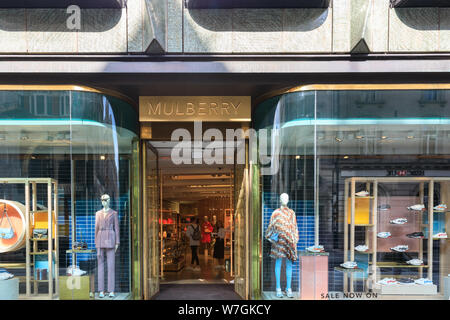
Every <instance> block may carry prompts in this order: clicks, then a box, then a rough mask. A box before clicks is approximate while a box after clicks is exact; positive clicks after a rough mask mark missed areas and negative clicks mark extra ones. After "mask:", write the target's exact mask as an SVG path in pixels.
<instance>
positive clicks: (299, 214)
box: [262, 192, 314, 291]
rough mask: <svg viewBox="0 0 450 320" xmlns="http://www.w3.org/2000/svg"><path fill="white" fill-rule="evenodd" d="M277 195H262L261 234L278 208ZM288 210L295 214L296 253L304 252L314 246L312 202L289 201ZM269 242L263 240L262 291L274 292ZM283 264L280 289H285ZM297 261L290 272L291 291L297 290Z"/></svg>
mask: <svg viewBox="0 0 450 320" xmlns="http://www.w3.org/2000/svg"><path fill="white" fill-rule="evenodd" d="M279 197H280V195H279V194H275V193H272V192H264V193H263V232H264V235H265V232H266V230H267V227H268V225H269V221H270V217H271V216H272V212H273V211H274V210H275V209H277V208H278V207H279ZM288 206H289V208H291V209H292V210H294V211H295V212H296V218H297V226H298V231H299V241H298V243H297V251H298V252H300V251H302V250H305V248H306V247H309V246H312V245H314V201H311V200H290V201H289V204H288ZM270 248H271V245H270V242H269V241H267V240H266V239H265V238H264V240H263V284H262V287H263V291H275V271H274V270H275V260H274V259H272V258H270V257H269V254H270ZM284 268H285V267H284V264H283V266H282V269H281V270H282V272H281V288H282V289H284V288H285V287H286V278H285V273H284V270H285V269H284ZM299 271H300V270H299V260H297V261H295V263H294V264H293V270H292V290H293V291H298V288H299Z"/></svg>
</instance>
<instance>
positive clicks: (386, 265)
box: [369, 261, 428, 276]
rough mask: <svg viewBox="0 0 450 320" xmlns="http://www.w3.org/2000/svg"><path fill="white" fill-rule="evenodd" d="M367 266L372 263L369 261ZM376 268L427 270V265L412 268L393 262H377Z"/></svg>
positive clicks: (405, 264) (409, 265) (411, 266)
mask: <svg viewBox="0 0 450 320" xmlns="http://www.w3.org/2000/svg"><path fill="white" fill-rule="evenodd" d="M369 264H372V263H371V262H370V261H369ZM377 267H380V268H428V265H422V266H414V265H411V264H407V263H401V262H395V261H379V262H377ZM383 276H384V275H383Z"/></svg>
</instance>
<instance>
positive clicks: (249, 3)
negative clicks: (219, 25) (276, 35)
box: [185, 0, 330, 9]
mask: <svg viewBox="0 0 450 320" xmlns="http://www.w3.org/2000/svg"><path fill="white" fill-rule="evenodd" d="M329 3H330V0H185V4H186V7H187V8H190V9H232V8H328V6H329Z"/></svg>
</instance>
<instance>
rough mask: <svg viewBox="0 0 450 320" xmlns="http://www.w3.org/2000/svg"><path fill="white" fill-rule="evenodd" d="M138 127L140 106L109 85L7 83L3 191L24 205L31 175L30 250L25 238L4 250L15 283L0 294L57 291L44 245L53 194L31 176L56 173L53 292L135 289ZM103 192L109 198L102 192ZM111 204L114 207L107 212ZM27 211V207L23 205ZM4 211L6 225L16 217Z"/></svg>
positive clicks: (1, 98) (0, 261)
mask: <svg viewBox="0 0 450 320" xmlns="http://www.w3.org/2000/svg"><path fill="white" fill-rule="evenodd" d="M137 130H138V120H137V114H136V111H135V110H134V109H133V107H132V106H130V105H129V104H127V103H126V102H124V101H121V100H120V99H117V98H115V97H111V96H108V95H103V94H99V93H93V92H80V91H0V150H1V156H0V164H1V165H0V179H3V180H0V199H3V200H6V201H13V202H17V203H21V204H22V205H23V206H25V205H26V203H27V202H26V192H25V190H26V189H25V186H26V183H27V182H29V183H31V186H30V201H29V210H30V211H31V212H30V215H29V220H30V240H29V251H27V248H26V241H24V242H23V243H22V244H20V245H19V246H17V247H16V248H13V249H7V250H6V251H5V250H3V252H2V253H0V266H1V267H4V268H5V269H6V271H7V272H8V273H9V274H11V275H12V276H14V277H13V278H12V279H11V280H12V281H13V282H14V283H12V286H11V288H14V289H13V290H11V291H9V293H8V294H6V293H4V292H0V294H5V295H10V296H8V297H7V298H9V299H15V298H20V297H22V296H26V295H27V294H28V295H34V294H38V295H44V296H46V297H48V298H51V297H52V295H51V294H50V292H49V287H50V284H49V283H50V280H49V279H51V275H49V274H48V273H49V272H50V268H49V267H48V265H49V261H51V259H50V258H49V257H50V256H49V255H48V254H47V255H46V254H45V253H46V252H48V245H49V242H48V240H46V239H48V237H47V238H46V236H45V233H46V232H47V231H46V229H48V219H46V217H47V216H46V215H45V213H46V212H47V208H48V207H49V201H48V199H49V194H48V189H47V186H46V185H45V184H42V185H41V184H37V185H36V187H34V185H33V184H32V183H33V181H34V180H33V179H36V178H51V179H54V181H55V182H56V183H57V194H56V192H53V193H52V194H51V195H50V197H51V198H50V199H53V200H55V198H56V203H57V222H58V229H57V230H58V232H57V239H55V241H54V242H53V244H52V245H53V249H54V252H53V253H52V254H53V256H54V257H53V259H54V264H55V268H54V270H56V272H55V275H54V278H55V280H54V281H53V291H54V296H53V297H56V296H59V298H60V299H93V298H98V293H99V292H100V291H104V292H105V293H109V292H114V295H115V297H114V298H116V299H117V298H120V299H122V298H126V297H127V296H128V294H129V292H130V211H131V204H130V190H131V186H130V181H131V172H132V165H133V162H132V161H131V158H132V150H133V149H132V145H133V142H134V141H135V140H136V139H137V135H136V132H137ZM4 178H8V179H4ZM11 178H19V179H18V180H14V181H13V180H11ZM104 194H107V195H108V196H109V203H108V204H106V203H102V201H101V199H100V198H101V196H102V195H104ZM1 201H2V200H0V202H1ZM1 206H2V205H1V203H0V207H1ZM105 207H109V208H110V209H109V210H106V211H105V212H102V210H104V208H105ZM2 209H3V208H2ZM53 210H54V208H53ZM3 211H5V210H2V212H3ZM23 211H24V216H26V209H25V207H23ZM6 220H7V219H3V220H1V222H0V228H3V227H5V228H8V227H9V225H8V223H6V222H5V221H6ZM41 220H42V221H41ZM41 229H42V230H41ZM17 230H19V229H17ZM18 232H19V231H18ZM39 233H42V234H43V235H40V236H39ZM38 236H39V237H40V238H39V239H37V238H36V237H38ZM2 241H3V242H4V241H6V240H5V239H0V247H1V246H2ZM116 245H117V249H116ZM101 253H102V254H103V256H104V258H103V259H102V258H99V257H100V256H101ZM27 256H28V257H29V265H28V266H29V269H30V275H28V276H27V272H26V267H27V265H26V261H27V259H26V257H27ZM102 265H103V267H104V268H105V270H104V271H105V272H104V273H103V280H102V279H101V278H102V272H101V267H102ZM56 278H58V281H56ZM99 278H100V279H99ZM15 282H17V283H15ZM102 283H103V284H102ZM16 285H17V290H16Z"/></svg>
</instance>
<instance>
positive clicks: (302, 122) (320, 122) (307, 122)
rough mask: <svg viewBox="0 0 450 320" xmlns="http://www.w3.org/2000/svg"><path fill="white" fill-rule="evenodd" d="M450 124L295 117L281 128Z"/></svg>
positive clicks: (442, 122) (448, 121) (442, 121)
mask: <svg viewBox="0 0 450 320" xmlns="http://www.w3.org/2000/svg"><path fill="white" fill-rule="evenodd" d="M371 124H374V125H380V124H381V125H396V124H409V125H436V124H437V125H450V119H436V118H431V119H427V118H407V119H317V120H314V119H295V120H292V121H289V122H287V123H285V124H284V125H283V126H282V127H281V128H283V129H285V128H290V127H296V126H313V125H316V126H333V125H336V126H338V125H339V126H341V125H371Z"/></svg>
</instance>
